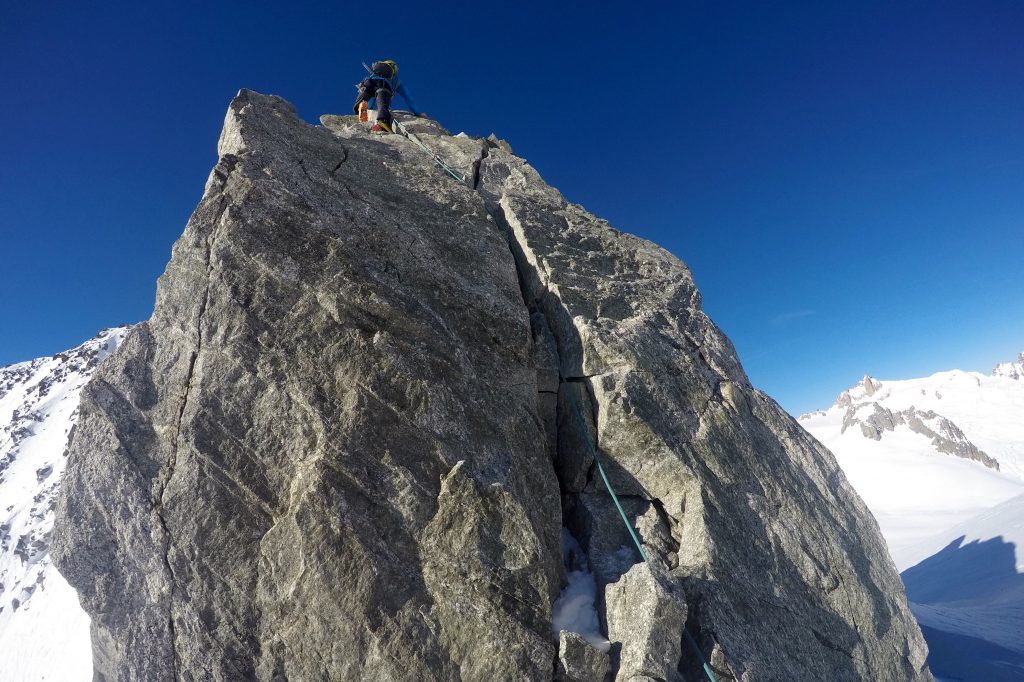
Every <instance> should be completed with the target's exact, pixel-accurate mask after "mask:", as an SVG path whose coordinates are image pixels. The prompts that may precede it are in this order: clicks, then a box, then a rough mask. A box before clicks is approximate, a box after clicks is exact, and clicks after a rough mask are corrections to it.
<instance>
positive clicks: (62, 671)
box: [0, 327, 128, 682]
mask: <svg viewBox="0 0 1024 682" xmlns="http://www.w3.org/2000/svg"><path fill="white" fill-rule="evenodd" d="M127 331H128V328H127V327H118V328H114V329H106V330H104V331H102V332H100V333H99V334H98V335H97V336H96V337H94V338H92V339H90V340H88V341H86V342H85V343H83V344H82V345H81V346H78V347H77V348H73V349H71V350H68V351H64V352H63V353H58V354H57V355H55V356H53V357H48V358H39V359H37V360H31V361H28V362H22V363H18V364H16V365H9V366H7V367H2V368H0V680H3V681H4V682H17V681H21V680H25V681H26V682H27V681H29V680H31V681H32V682H37V681H39V680H59V681H61V682H65V681H67V682H71V681H74V680H91V679H92V652H91V645H90V641H89V618H88V616H86V614H85V612H84V611H82V609H81V607H80V606H79V604H78V597H77V595H76V594H75V592H74V590H73V589H72V588H71V586H70V585H68V584H67V582H66V581H65V580H64V579H63V577H61V575H60V573H58V572H57V570H56V568H54V567H53V565H52V564H51V563H50V557H49V540H50V533H51V531H52V529H53V517H54V510H53V505H54V498H55V495H56V491H57V486H58V485H59V484H60V478H61V476H62V474H63V472H64V464H65V448H66V446H67V440H68V434H69V433H70V432H71V428H72V427H73V426H74V424H75V421H76V419H77V416H78V395H79V391H80V390H81V389H82V387H83V386H84V385H85V383H86V382H87V381H88V380H89V378H90V377H91V376H92V373H93V371H94V370H95V369H96V367H97V366H98V365H99V363H100V362H102V361H103V359H104V358H106V357H107V356H108V355H110V353H111V352H113V350H114V349H115V348H116V347H117V345H118V343H120V341H121V339H122V338H123V337H124V335H125V334H126V333H127Z"/></svg>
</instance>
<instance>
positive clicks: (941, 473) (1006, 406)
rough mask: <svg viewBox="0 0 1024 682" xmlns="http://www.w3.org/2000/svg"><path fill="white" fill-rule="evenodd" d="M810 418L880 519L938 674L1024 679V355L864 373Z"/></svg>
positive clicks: (994, 680) (807, 422)
mask: <svg viewBox="0 0 1024 682" xmlns="http://www.w3.org/2000/svg"><path fill="white" fill-rule="evenodd" d="M800 423H801V425H802V426H803V427H804V428H805V429H807V430H808V431H809V432H810V433H811V434H812V435H814V436H815V437H816V438H818V440H820V441H821V442H822V443H824V444H825V445H826V446H827V447H828V448H829V449H830V450H832V452H833V453H834V454H835V456H836V459H837V460H838V462H839V464H840V466H841V467H842V468H843V470H844V471H845V473H846V475H847V478H848V479H849V480H850V483H851V484H852V485H853V486H854V488H855V489H856V490H857V492H859V493H860V495H861V497H863V498H864V501H865V503H866V504H867V505H868V507H869V508H870V509H871V511H872V512H873V513H874V515H875V518H876V519H877V520H878V523H879V526H880V527H881V529H882V534H883V535H884V536H885V539H886V542H887V543H888V545H889V551H890V553H891V554H892V556H893V559H894V560H895V562H896V565H897V567H898V568H899V569H900V571H902V577H903V581H904V584H905V586H906V588H907V596H908V598H909V599H910V601H911V609H912V610H913V612H914V615H915V616H916V617H917V619H918V622H919V623H920V624H921V626H922V631H923V632H924V634H925V638H926V640H927V641H928V643H929V648H930V650H931V656H930V658H929V663H930V665H931V666H932V671H933V672H934V673H935V674H936V677H937V679H949V680H954V679H955V680H987V681H991V682H1001V681H1002V680H1024V354H1021V356H1020V358H1019V360H1018V361H1017V362H1013V363H1002V364H1000V365H998V366H997V367H996V369H995V370H994V371H993V373H992V375H991V376H986V375H984V374H980V373H977V372H963V371H960V370H954V371H950V372H939V373H937V374H933V375H932V376H930V377H926V378H923V379H910V380H904V381H878V380H875V379H872V378H871V377H864V379H863V380H862V381H861V382H860V383H859V384H858V385H857V386H854V387H853V388H851V389H849V390H847V391H844V392H843V393H842V394H840V396H839V398H838V399H837V400H836V403H835V404H834V405H832V407H830V408H829V409H827V410H823V411H818V412H813V413H811V414H807V415H804V416H802V417H800Z"/></svg>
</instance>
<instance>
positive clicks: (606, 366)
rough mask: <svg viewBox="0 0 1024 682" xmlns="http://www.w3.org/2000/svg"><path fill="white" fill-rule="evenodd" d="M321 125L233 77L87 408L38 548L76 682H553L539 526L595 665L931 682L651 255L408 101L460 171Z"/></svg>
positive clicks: (884, 575) (851, 499)
mask: <svg viewBox="0 0 1024 682" xmlns="http://www.w3.org/2000/svg"><path fill="white" fill-rule="evenodd" d="M323 123H324V125H323V126H310V125H308V124H306V123H303V122H302V121H300V120H299V119H298V117H297V116H296V114H295V111H294V109H293V108H292V107H291V106H290V105H289V104H288V103H286V102H285V101H283V100H281V99H279V98H276V97H268V96H263V95H258V94H256V93H253V92H249V91H244V90H243V91H242V92H241V93H239V95H238V96H237V97H236V98H235V100H234V101H233V102H232V103H231V106H230V108H229V111H228V115H227V119H226V122H225V127H224V131H223V133H222V136H221V140H220V144H219V154H220V160H219V162H218V163H217V166H216V167H215V168H214V170H213V172H212V174H211V176H210V179H209V181H208V182H207V186H206V192H205V194H204V196H203V199H202V201H201V202H200V204H199V207H198V208H197V209H196V212H195V213H194V215H193V216H192V218H191V220H190V221H189V223H188V225H187V227H186V229H185V233H184V234H183V236H182V237H181V239H180V240H179V241H178V243H177V244H176V245H175V247H174V252H173V255H172V258H171V262H170V264H169V265H168V267H167V270H166V272H165V273H164V275H163V276H162V277H161V279H160V282H159V285H158V292H157V302H156V307H155V309H154V312H153V316H152V318H151V319H150V320H149V321H148V322H147V323H144V324H142V325H140V326H139V327H137V328H136V329H135V330H134V331H133V332H132V334H131V335H130V336H129V337H128V338H127V339H126V341H125V342H124V343H123V344H122V346H121V347H120V348H119V350H118V351H117V352H116V353H115V355H114V356H113V357H111V358H110V359H109V360H108V362H107V363H106V364H105V365H104V366H103V367H102V368H101V369H100V370H99V371H98V372H97V375H96V377H95V378H94V380H93V381H92V382H91V383H90V384H89V386H88V387H87V388H86V389H85V391H84V392H83V399H82V414H81V419H80V421H79V424H78V427H77V429H76V432H75V434H74V437H73V440H72V445H71V454H70V460H69V467H68V475H67V478H66V481H65V484H64V488H63V491H62V494H61V499H60V503H59V523H58V528H57V533H56V538H55V543H54V550H53V551H54V555H55V557H56V560H57V562H58V565H59V567H60V568H61V570H62V572H63V573H64V574H65V575H66V576H67V578H68V579H69V581H70V582H71V583H72V584H73V585H74V586H75V587H76V588H77V589H78V591H79V593H80V595H81V598H82V601H83V604H84V605H85V607H86V609H87V610H88V611H89V613H90V615H91V616H92V618H93V642H94V651H95V660H96V666H97V668H96V674H97V678H98V679H104V680H122V679H123V680H130V679H139V680H170V679H181V680H207V679H211V680H239V679H260V680H320V679H336V680H342V679H344V680H350V679H351V680H513V679H514V680H550V679H552V678H553V676H554V675H556V674H558V675H565V674H568V673H566V666H565V660H567V659H566V656H567V655H568V654H566V652H565V651H563V661H562V662H559V651H558V648H559V639H558V637H557V636H555V635H553V634H552V632H551V617H552V604H553V602H554V600H555V598H556V597H557V595H558V593H559V591H560V589H561V587H562V583H563V581H564V578H565V575H564V570H563V567H562V564H561V553H560V548H559V543H560V533H561V528H562V526H563V525H564V526H566V527H568V528H570V529H571V530H572V532H573V533H574V534H575V535H576V537H578V538H579V539H580V540H581V541H582V544H583V547H584V549H585V550H586V552H587V555H588V559H589V564H590V566H591V567H592V568H593V570H594V573H595V577H596V578H597V584H598V587H599V589H600V590H602V591H605V592H606V595H607V598H602V599H601V604H600V611H601V614H600V615H601V618H602V621H603V626H604V628H605V631H606V632H609V633H612V634H613V641H612V647H611V652H610V655H609V657H608V662H609V665H610V668H611V672H610V673H609V675H615V676H616V679H619V680H626V679H653V678H655V677H657V678H658V679H677V678H678V679H683V678H685V679H688V680H695V679H698V676H700V675H702V674H703V673H702V672H701V665H702V660H701V659H702V658H706V659H707V660H709V661H710V664H711V666H713V667H714V668H715V669H716V670H717V673H718V679H720V680H728V679H742V680H747V681H755V680H864V679H871V680H894V681H895V680H929V679H931V676H930V674H929V673H928V671H927V668H926V666H925V664H924V660H925V655H926V650H925V647H924V644H923V640H922V639H921V635H920V632H919V630H918V628H917V625H916V624H915V623H914V620H913V618H912V617H911V615H910V612H909V610H908V609H907V604H906V598H905V596H904V594H903V588H902V586H901V584H900V581H899V577H898V576H897V574H896V571H895V569H894V567H893V565H892V562H891V560H890V559H889V557H888V554H887V552H886V549H885V546H884V544H883V542H882V539H881V536H880V535H879V532H878V528H877V526H876V524H875V522H874V521H873V519H872V518H871V516H870V515H869V514H868V512H867V510H866V509H865V507H864V505H863V504H862V503H861V501H860V499H859V498H858V497H857V496H856V494H855V493H854V492H853V491H852V489H851V488H850V487H849V485H848V484H847V482H846V480H845V478H844V476H843V474H842V473H841V471H840V470H839V469H838V467H837V466H836V463H835V461H834V459H833V458H832V456H831V454H830V453H829V452H828V451H827V450H825V449H824V448H823V447H822V446H821V445H820V444H818V443H817V442H816V441H815V440H813V439H812V438H811V437H809V436H808V435H807V434H806V433H805V432H804V431H803V430H802V429H801V428H800V427H799V426H798V425H797V424H796V423H795V422H794V421H793V420H792V419H791V418H790V417H789V416H788V415H786V414H785V412H783V411H782V410H781V409H780V408H779V407H778V406H777V405H776V404H775V403H774V402H773V401H772V400H771V399H770V398H768V397H767V396H765V395H764V394H763V393H761V392H759V391H757V390H756V389H754V388H752V387H751V386H750V383H749V381H748V380H747V377H746V376H745V374H744V372H743V370H742V368H741V367H740V364H739V362H738V360H737V358H736V354H735V352H734V350H733V348H732V346H731V344H730V343H729V342H728V340H727V339H726V338H725V337H724V335H723V334H722V333H721V332H720V331H719V330H718V329H717V328H716V327H715V326H714V324H713V323H712V322H711V321H710V320H709V319H708V318H707V317H706V316H705V315H704V313H703V312H701V310H700V299H699V295H698V293H697V290H696V288H695V286H694V284H693V281H692V278H691V276H690V274H689V272H688V270H687V269H686V267H685V266H684V265H683V264H682V263H681V262H680V261H679V260H678V259H676V258H675V257H673V256H672V255H670V254H669V253H667V252H666V251H664V250H662V249H660V248H658V247H657V246H655V245H653V244H651V243H649V242H646V241H644V240H641V239H638V238H636V237H632V236H630V235H626V234H623V233H620V232H618V231H616V230H614V229H612V228H611V227H610V226H609V225H608V224H607V223H605V222H603V221H601V220H599V219H597V218H595V217H594V216H592V215H590V214H588V213H587V212H586V211H584V210H583V209H582V208H581V207H579V206H576V205H573V204H570V203H568V202H566V201H565V199H564V198H563V197H562V196H561V195H560V194H559V193H558V192H557V191H556V190H554V189H552V188H551V187H549V186H547V185H546V184H545V183H544V182H543V180H541V178H540V177H539V176H538V175H537V173H536V171H534V170H533V169H532V168H531V167H530V166H529V165H528V164H526V162H525V161H523V160H522V159H520V158H518V157H516V156H514V155H513V154H512V153H511V151H510V149H509V147H508V145H507V144H504V143H502V142H500V141H497V140H490V141H488V140H481V139H474V138H469V137H465V136H457V137H452V136H450V135H449V134H448V133H447V132H446V131H444V130H443V129H441V128H440V127H439V126H437V125H436V124H434V123H433V122H430V121H426V120H421V119H417V120H413V121H410V123H409V127H410V129H411V130H413V131H414V132H416V133H417V134H419V135H420V137H421V139H422V140H423V141H424V142H426V143H427V144H428V145H429V146H430V147H431V148H433V149H434V150H435V151H437V152H438V153H439V154H440V155H441V156H442V157H443V158H444V159H445V160H447V161H448V162H449V163H451V164H452V165H454V166H455V167H457V168H458V169H459V170H460V171H461V172H464V173H465V174H466V177H467V180H466V184H465V185H463V184H459V183H458V182H456V181H455V180H454V179H453V178H451V177H450V176H448V175H446V174H445V173H443V172H441V171H440V169H439V168H438V167H437V166H435V164H434V162H433V160H432V159H431V158H430V156H429V155H427V154H425V153H424V152H423V151H422V150H421V149H420V148H419V147H417V146H416V145H414V144H413V143H412V142H411V141H410V140H407V139H405V138H402V137H399V136H389V137H383V138H380V137H370V136H367V135H366V133H365V131H364V130H363V128H362V127H360V126H359V125H358V124H357V123H356V122H355V121H353V120H352V119H351V118H350V117H324V119H323ZM588 440H589V441H590V443H589V444H588V442H587V441H588ZM594 443H596V446H597V451H598V452H599V453H600V455H601V456H602V458H603V461H604V464H605V467H606V469H607V471H608V474H609V477H610V479H611V481H612V484H613V486H614V487H615V488H616V489H617V490H618V491H619V492H620V493H621V495H622V500H623V506H624V508H625V509H626V511H627V513H628V514H629V515H630V516H631V517H632V520H633V521H634V523H635V525H636V526H637V528H638V532H639V535H640V538H641V540H642V541H643V543H644V547H645V550H646V552H647V554H648V555H649V557H650V566H648V567H635V565H636V564H637V563H639V562H640V559H639V557H638V555H637V552H636V550H635V549H634V548H632V546H631V540H630V539H629V536H628V533H627V531H626V530H625V528H624V527H623V525H622V523H621V521H620V520H619V519H618V516H617V512H616V511H615V509H614V506H613V505H612V503H611V499H610V497H609V496H608V495H607V493H606V491H605V489H604V487H603V485H602V484H601V482H600V477H599V476H598V474H597V472H596V471H595V466H594V461H593V455H592V454H591V450H590V447H591V446H592V445H593V444H594ZM640 569H643V570H640ZM659 614H662V615H664V614H671V619H669V620H663V619H662V615H659ZM638 619H639V620H640V621H641V622H636V621H637V620H638ZM684 621H685V623H686V626H685V631H686V632H688V633H689V635H688V636H686V637H684V631H683V628H682V627H680V623H682V622H684ZM668 624H671V627H669V625H668ZM564 639H565V638H564V637H563V640H564ZM691 639H692V643H691V642H690V640H691ZM694 645H695V646H694ZM573 646H576V647H577V648H578V647H579V646H585V645H584V644H581V643H579V642H575V643H574V645H573ZM695 647H696V648H697V649H699V650H701V654H697V653H696V652H695ZM564 648H565V646H563V649H564ZM583 659H588V660H590V659H593V662H592V663H588V664H587V665H586V669H587V670H591V671H594V670H597V671H602V670H604V667H603V666H604V664H603V663H602V662H601V661H600V657H597V658H596V659H595V658H594V656H592V655H590V654H586V655H585V656H584V655H580V656H578V657H577V659H575V660H583ZM648 667H653V668H657V670H653V669H652V670H647V668H648ZM574 674H575V673H574ZM593 674H595V675H600V674H601V673H600V672H598V673H593Z"/></svg>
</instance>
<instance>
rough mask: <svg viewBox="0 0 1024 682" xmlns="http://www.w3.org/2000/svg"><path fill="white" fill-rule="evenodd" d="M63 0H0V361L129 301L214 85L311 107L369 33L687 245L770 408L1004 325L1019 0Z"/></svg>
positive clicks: (172, 233)
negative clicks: (98, 0)
mask: <svg viewBox="0 0 1024 682" xmlns="http://www.w3.org/2000/svg"><path fill="white" fill-rule="evenodd" d="M84 5H85V3H70V2H65V3H48V2H31V3H4V4H3V6H2V8H0V92H2V93H3V106H2V107H0V237H2V241H0V244H2V247H0V364H6V363H10V362H15V361H19V360H24V359H28V358H31V357H36V356H40V355H45V354H50V353H54V352H56V351H59V350H62V349H65V348H68V347H70V346H73V345H75V344H77V343H79V342H80V341H82V340H83V339H85V338H87V337H89V336H91V335H92V334H94V333H95V332H96V331H97V330H98V329H100V328H101V327H104V326H109V325H113V324H117V323H121V322H135V321H137V320H140V319H144V318H146V317H148V316H149V314H150V311H151V309H152V305H153V299H154V287H155V281H156V278H157V276H158V275H159V274H160V272H161V271H162V270H163V267H164V265H165V264H166V262H167V259H168V257H169V255H170V247H171V244H172V243H173V241H174V240H175V239H176V238H177V237H178V235H179V234H180V233H181V230H182V228H183V227H184V224H185V221H186V220H187V219H188V216H189V214H190V213H191V211H192V209H193V208H194V207H195V204H196V202H197V201H198V200H199V197H200V195H201V193H202V188H203V183H204V181H205V179H206V176H207V174H208V172H209V169H210V167H211V166H212V165H213V164H214V162H215V161H216V153H215V145H216V140H217V135H218V133H219V130H220V126H221V123H222V121H223V116H224V112H225V110H226V107H227V104H228V102H229V101H230V99H231V97H232V96H233V95H234V93H235V92H236V91H237V90H238V89H239V88H240V87H248V88H253V89H256V90H259V91H262V92H269V93H274V94H278V95H281V96H283V97H285V98H286V99H288V100H290V101H292V102H293V103H295V105H296V106H297V107H298V110H299V112H300V114H301V115H302V117H303V118H305V119H306V120H307V121H310V122H314V123H315V122H316V121H317V119H318V117H319V115H320V114H322V113H328V112H333V113H345V112H346V111H348V109H349V107H350V106H351V101H352V99H353V94H354V89H353V84H354V83H355V82H357V81H358V80H359V78H360V77H361V73H362V67H361V66H360V62H361V61H364V60H365V61H371V60H373V59H378V58H392V59H395V60H397V61H398V62H399V64H400V65H401V67H402V74H403V76H404V79H403V80H404V82H405V83H406V84H407V86H408V87H409V89H410V90H411V91H412V93H413V95H414V96H415V98H416V100H417V103H418V104H419V106H420V107H421V108H423V109H424V110H426V111H427V112H428V113H430V114H431V115H432V116H434V117H435V118H437V119H439V120H440V121H441V122H442V123H444V124H445V125H446V126H447V127H448V128H450V129H452V130H453V131H459V130H465V131H467V132H469V133H471V134H478V135H486V134H488V133H490V132H492V131H493V132H496V133H497V134H498V135H499V136H501V137H504V138H506V139H508V140H509V141H510V142H511V143H512V146H513V149H514V150H515V151H516V152H517V153H519V154H521V155H522V156H524V157H526V158H527V159H528V160H529V161H530V162H531V163H532V164H533V165H534V166H535V167H536V168H537V169H538V170H539V171H540V172H541V174H542V175H543V176H544V177H545V179H546V180H548V181H549V182H550V183H552V184H553V185H555V186H557V187H559V188H560V189H561V190H562V191H563V193H564V194H565V195H566V196H567V197H568V198H569V199H570V200H572V201H576V202H579V203H581V204H583V205H584V206H585V207H587V208H588V209H589V210H591V211H592V212H594V213H596V214H598V215H600V216H602V217H604V218H607V219H608V220H610V221H611V223H612V224H613V225H615V226H616V227H618V228H620V229H622V230H626V231H629V232H633V233H636V234H639V235H641V236H643V237H646V238H648V239H651V240H653V241H655V242H657V243H659V244H661V245H663V246H665V247H666V248H668V249H669V250H671V251H672V252H673V253H675V254H676V255H678V256H679V257H680V258H682V259H683V260H684V261H686V262H687V264H688V265H689V266H690V268H691V269H692V270H693V272H694V276H695V278H696V280H697V284H698V286H699V287H700V288H701V291H702V293H703V296H704V304H705V308H706V310H707V311H708V313H709V314H710V315H711V316H712V317H713V318H714V319H715V321H716V322H718V324H719V325H720V326H721V327H722V328H723V329H724V330H725V332H726V333H727V334H728V335H729V336H730V337H731V338H732V340H733V342H734V343H735V344H736V347H737V349H738V351H739V354H740V358H741V360H742V361H743V363H744V365H745V367H746V369H747V371H748V373H749V374H750V376H751V379H752V380H753V382H754V383H755V385H757V386H759V387H761V388H763V389H765V390H766V391H768V392H769V393H770V394H771V395H773V396H774V397H776V399H778V400H779V401H780V402H781V403H782V405H783V406H784V407H786V408H787V409H789V410H790V411H792V412H795V413H799V412H802V411H806V410H808V409H811V408H813V407H819V406H826V405H827V404H829V403H830V402H831V401H832V399H833V398H834V396H835V394H836V393H838V392H839V391H840V390H841V389H843V388H845V387H846V386H848V385H850V384H852V383H853V382H855V381H856V380H857V379H859V378H860V376H861V375H862V374H863V373H864V372H871V373H872V374H873V375H875V376H878V377H881V378H904V377H909V376H919V375H923V374H927V373H931V372H933V371H937V370H941V369H949V368H952V367H961V368H963V369H976V370H982V371H988V370H989V369H990V368H991V366H992V365H993V364H994V363H995V362H997V361H1000V360H1009V359H1011V358H1012V357H1014V356H1015V355H1016V353H1018V352H1020V351H1021V350H1024V303H1022V302H1024V275H1022V274H1021V260H1022V256H1024V83H1022V78H1024V3H1022V2H1017V1H1016V0H1006V1H1004V2H984V1H972V2H941V1H929V2H889V1H885V2H856V3H847V2H838V1H836V2H799V3H785V2H778V3H776V2H771V3H766V2H753V1H751V2H747V3H731V2H681V3H676V2H669V3H660V4H655V5H639V4H636V3H629V4H626V3H622V4H620V5H618V6H617V7H615V6H613V7H611V8H610V9H608V8H602V7H600V6H598V5H597V4H594V3H569V4H560V3H552V2H536V3H531V2H519V3H515V4H514V6H513V5H512V3H486V2H483V3H468V2H467V3H437V2H434V3H420V2H417V3H412V2H409V3H402V2H399V3H397V4H396V3H368V2H363V3H358V4H356V3H351V4H346V3H341V2H322V3H305V4H304V5H302V4H301V3H296V5H295V7H299V6H300V5H301V7H302V8H301V9H296V8H295V7H293V6H291V5H290V4H286V3H275V5H276V6H273V7H270V6H268V7H264V5H270V3H252V2H246V3H207V2H202V3H199V2H158V3H134V2H133V3H123V2H108V3H104V4H102V5H95V4H93V3H89V6H84ZM389 7H395V8H396V10H397V11H394V12H392V11H389V10H388V9H387V8H389Z"/></svg>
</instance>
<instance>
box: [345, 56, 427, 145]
mask: <svg viewBox="0 0 1024 682" xmlns="http://www.w3.org/2000/svg"><path fill="white" fill-rule="evenodd" d="M363 66H366V65H365V64H364V65H363ZM356 88H358V89H359V96H358V97H357V98H356V103H355V105H353V107H352V110H353V111H354V112H355V113H356V115H357V116H359V119H360V120H362V121H365V120H366V115H365V113H364V112H365V111H366V107H367V102H368V101H369V99H370V98H371V97H375V98H376V100H377V122H376V123H374V124H373V127H372V128H370V132H372V133H378V134H382V133H391V132H394V131H393V130H392V129H391V125H392V124H391V122H392V117H391V98H392V97H393V96H394V95H395V94H396V93H397V94H399V95H401V96H402V99H404V100H405V103H406V104H407V105H408V106H409V111H411V112H412V113H414V114H416V115H417V116H423V115H424V114H421V113H420V112H418V111H416V105H415V104H413V102H412V97H410V96H409V91H408V90H406V89H405V86H403V85H402V84H401V83H400V82H399V80H398V64H395V63H394V62H393V61H391V60H390V59H385V60H384V61H382V62H374V63H373V66H371V67H370V75H369V76H367V77H366V78H365V79H363V82H362V83H360V84H359V85H357V86H356Z"/></svg>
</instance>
